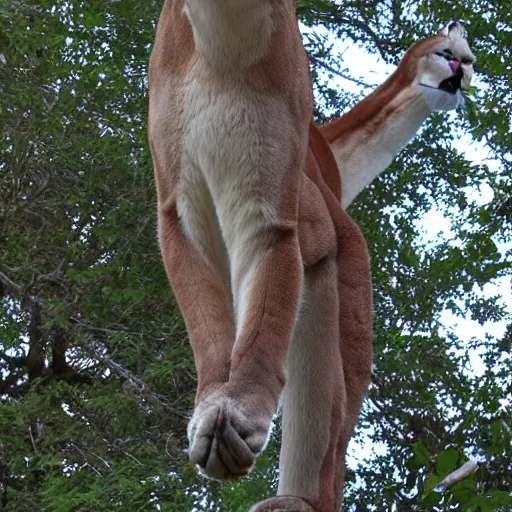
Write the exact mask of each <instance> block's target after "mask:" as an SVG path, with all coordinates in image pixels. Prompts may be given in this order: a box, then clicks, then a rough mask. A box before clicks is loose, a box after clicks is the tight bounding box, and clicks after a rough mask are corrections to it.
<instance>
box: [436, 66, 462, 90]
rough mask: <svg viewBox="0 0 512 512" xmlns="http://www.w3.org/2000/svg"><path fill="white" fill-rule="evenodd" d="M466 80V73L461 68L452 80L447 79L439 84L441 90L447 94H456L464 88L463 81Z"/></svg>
mask: <svg viewBox="0 0 512 512" xmlns="http://www.w3.org/2000/svg"><path fill="white" fill-rule="evenodd" d="M463 78H464V72H463V71H462V68H459V69H458V70H457V72H456V73H455V74H454V75H453V76H451V77H450V78H446V79H445V80H443V81H442V82H441V83H440V84H439V89H441V90H442V91H446V92H451V93H452V94H455V93H456V92H457V91H459V90H460V89H461V88H462V79H463Z"/></svg>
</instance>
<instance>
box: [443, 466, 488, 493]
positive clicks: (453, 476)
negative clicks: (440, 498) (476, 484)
mask: <svg viewBox="0 0 512 512" xmlns="http://www.w3.org/2000/svg"><path fill="white" fill-rule="evenodd" d="M477 467H478V464H477V463H476V462H475V461H474V460H468V461H467V462H466V464H464V465H463V466H461V467H460V468H459V469H456V470H455V471H453V472H451V473H450V474H449V475H448V476H446V477H445V478H444V479H443V481H442V482H441V483H440V484H439V485H438V486H437V487H435V488H434V491H436V492H444V491H446V489H449V488H450V487H451V486H452V485H453V484H456V483H457V482H460V480H463V479H464V478H466V477H467V476H468V475H469V474H471V473H472V472H473V471H474V470H475V469H476V468H477Z"/></svg>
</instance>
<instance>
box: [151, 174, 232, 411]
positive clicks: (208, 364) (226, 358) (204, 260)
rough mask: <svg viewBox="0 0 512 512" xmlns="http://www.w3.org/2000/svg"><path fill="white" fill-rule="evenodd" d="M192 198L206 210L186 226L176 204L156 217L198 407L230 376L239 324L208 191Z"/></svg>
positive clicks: (197, 189) (198, 191)
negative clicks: (182, 323)
mask: <svg viewBox="0 0 512 512" xmlns="http://www.w3.org/2000/svg"><path fill="white" fill-rule="evenodd" d="M201 189H202V191H203V192H205V188H204V187H201V184H200V183H197V184H196V186H195V187H194V193H195V194H197V195H198V196H200V195H201ZM194 199H195V201H194V204H197V205H200V206H202V208H203V211H202V212H195V214H194V213H192V214H189V215H188V216H187V221H188V222H184V219H180V218H179V215H178V209H177V204H176V202H174V201H169V202H167V203H164V204H160V205H159V215H158V219H159V239H160V247H161V251H162V255H163V259H164V264H165V268H166V271H167V274H168V277H169V280H170V282H171V285H172V288H173V291H174V294H175V296H176V299H177V302H178V305H179V307H180V310H181V312H182V314H183V318H184V320H185V324H186V327H187V332H188V335H189V338H190V343H191V345H192V350H193V352H194V359H195V365H196V369H197V378H198V384H197V392H196V404H198V403H200V402H201V401H202V400H203V399H204V398H205V396H207V395H209V394H211V393H212V392H213V391H214V390H215V389H218V388H219V387H220V386H221V385H222V384H223V383H225V382H227V380H228V378H229V368H230V356H231V349H232V347H233V342H234V338H235V324H234V317H233V309H232V305H231V293H230V290H229V278H228V277H227V270H226V269H224V263H225V262H224V261H223V256H224V254H223V253H222V246H221V240H222V239H221V235H220V232H219V229H218V226H217V225H216V223H215V217H214V216H212V215H211V210H212V208H209V207H208V206H209V205H208V196H207V193H204V194H203V195H202V197H196V198H194ZM208 210H209V213H210V215H208V214H207V213H208ZM208 219H209V222H208ZM194 220H196V222H194ZM201 233H202V234H203V235H204V234H205V233H208V236H209V237H210V240H211V241H213V243H203V244H201V243H198V241H199V240H201V239H204V238H205V236H201ZM194 238H195V239H194ZM219 240H220V243H219ZM215 242H216V243H215Z"/></svg>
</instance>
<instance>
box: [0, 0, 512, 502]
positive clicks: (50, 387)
mask: <svg viewBox="0 0 512 512" xmlns="http://www.w3.org/2000/svg"><path fill="white" fill-rule="evenodd" d="M160 6H161V2H139V1H136V0H125V1H124V2H113V1H112V2H101V3H100V2H97V1H95V0H92V1H87V2H85V1H83V0H81V1H80V0H55V1H53V2H52V1H47V0H43V1H41V0H39V1H37V2H36V1H34V0H25V1H22V0H11V1H9V0H2V2H0V22H1V30H0V87H1V90H2V95H1V97H0V123H1V126H3V127H4V129H3V130H2V133H1V135H0V151H1V155H2V158H1V160H0V297H1V299H0V370H1V371H0V378H1V380H0V400H1V403H2V405H1V407H0V507H1V508H3V509H5V510H15V511H24V510H34V509H35V510H49V511H50V510H51V511H69V510H83V511H94V510H116V509H122V510H133V511H136V510H154V509H157V507H160V509H161V510H192V509H193V508H194V507H196V508H197V509H198V510H229V511H238V510H240V511H241V510H246V509H247V508H248V506H249V504H251V503H254V502H255V501H257V500H259V499H263V498H264V497H266V496H270V495H272V494H273V493H274V492H275V487H276V483H277V478H278V475H277V470H276V461H277V453H278V436H275V438H274V439H273V440H272V442H271V446H270V447H269V448H268V449H267V451H266V452H265V454H264V455H263V456H261V457H260V460H259V463H258V467H257V470H256V471H255V472H254V473H253V474H252V475H251V476H250V477H249V478H248V479H247V480H246V481H244V482H241V483H239V484H237V485H236V486H233V485H221V484H218V483H215V482H207V481H205V480H203V479H201V478H199V477H197V475H196V472H195V469H194V468H193V467H191V465H190V464H189V463H188V462H187V457H186V454H185V453H184V449H185V448H186V445H187V443H186V439H185V431H186V421H187V414H188V412H189V411H190V409H191V407H192V404H193V394H194V389H195V380H194V379H195V377H194V367H193V361H192V356H191V351H190V349H189V347H188V343H187V337H186V332H185V329H184V326H183V323H182V320H181V317H180V315H179V311H178V308H177V306H176V303H175V301H174V299H173V297H172V293H171V291H170V288H169V286H168V283H167V279H166V276H165V273H164V271H163V268H162V265H161V261H160V254H159V250H158V247H157V243H156V236H155V233H156V228H155V193H154V185H153V178H152V168H151V163H150V158H149V153H148V149H147V144H146V134H145V119H146V108H147V107H146V103H147V98H146V96H145V91H146V76H147V75H146V66H147V60H148V56H149V52H150V47H151V42H152V39H153V34H154V28H155V23H156V20H157V18H158V14H159V10H160ZM511 7H512V5H511V4H510V2H502V3H501V4H499V5H497V4H496V5H495V4H493V3H491V2H487V1H480V0H478V1H477V0H472V1H470V2H467V3H465V5H464V6H462V5H460V4H459V3H458V2H452V1H444V2H437V1H433V0H432V1H430V2H419V1H416V2H414V1H402V2H396V1H392V2H390V1H371V2H362V1H360V0H354V1H343V2H339V3H336V4H335V3H332V2H330V1H327V0H302V1H300V2H299V5H298V16H299V19H300V21H301V22H302V24H303V25H304V26H307V27H310V28H311V29H313V31H311V30H308V31H305V38H304V42H305V45H306V48H307V50H308V52H309V54H310V55H311V57H312V62H311V64H312V70H313V73H314V78H315V91H316V96H317V105H318V109H317V116H318V119H325V118H326V117H328V115H329V114H332V112H333V111H336V112H342V111H344V110H345V109H346V108H348V107H349V106H350V105H351V104H353V103H354V102H355V101H356V100H357V97H355V96H354V95H351V94H348V93H345V92H344V91H342V90H334V89H333V87H332V85H331V82H330V81H329V78H330V76H331V75H332V69H334V70H338V69H339V71H340V72H341V73H344V74H349V75H350V74H352V75H355V76H357V75H359V74H360V72H359V70H345V69H343V65H342V63H341V64H340V56H339V55H336V49H335V48H333V46H332V37H333V36H336V37H337V38H339V39H340V40H342V41H345V42H349V43H351V44H360V45H363V46H364V47H365V48H366V49H367V51H369V52H371V53H375V54H378V55H379V56H380V57H381V58H382V59H384V60H385V61H386V62H394V63H396V62H397V60H398V59H399V57H400V56H401V55H402V54H403V52H404V50H405V49H406V48H407V47H408V46H409V45H410V44H411V43H412V42H413V41H415V40H417V39H418V38H421V37H424V36H425V35H428V34H430V33H432V32H434V31H435V30H437V29H438V28H439V24H442V23H444V22H447V21H449V20H450V19H451V18H457V19H464V20H466V26H467V28H468V31H469V33H470V39H471V44H472V48H473V49H474V53H475V54H476V55H477V57H478V71H479V72H480V82H479V87H478V88H475V89H474V90H473V91H472V92H471V98H470V100H471V101H469V102H468V108H467V113H466V115H465V116H461V115H459V116H458V117H457V118H452V117H448V116H446V115H444V114H443V115H441V114H440V115H436V116H433V117H432V119H431V120H430V121H429V122H428V124H427V125H426V126H425V128H424V130H423V131H422V133H421V136H420V137H418V138H416V139H415V140H414V141H413V142H412V143H411V144H410V145H409V146H408V147H407V148H406V150H405V151H403V152H402V153H401V155H400V156H399V158H398V159H397V160H396V161H395V162H394V163H393V165H392V167H391V168H390V169H389V171H388V172H387V173H386V174H385V175H384V176H383V177H382V179H380V180H379V181H378V182H377V183H375V184H374V185H373V186H371V187H370V188H369V190H367V191H366V192H365V194H364V195H363V196H362V197H360V198H359V200H358V201H357V202H356V203H355V204H354V205H353V207H352V208H351V211H350V213H351V214H352V215H353V216H354V218H355V219H356V220H357V221H358V223H359V224H360V225H361V227H362V228H363V230H364V232H365V235H366V237H367V240H368V242H369V247H370V251H371V255H372V268H373V280H374V289H375V363H376V367H375V373H374V379H373V384H372V387H371V390H370V395H369V398H368V400H367V405H366V407H365V409H364V413H363V416H362V419H361V422H360V425H359V429H358V437H357V439H359V440H362V441H364V440H365V439H368V438H369V439H371V440H372V441H373V442H374V443H379V445H381V446H384V447H385V450H386V455H383V456H379V457H373V458H371V459H370V460H368V461H366V462H364V461H360V463H359V464H358V465H354V467H353V473H352V474H351V478H350V479H349V482H348V484H347V489H346V499H345V504H346V507H347V509H349V510H358V511H359V510H362V511H364V510H378V511H380V510H408V511H409V510H418V511H420V510H421V511H424V510H425V511H426V510H441V509H442V510H460V511H466V510H482V511H486V510H499V509H501V510H508V509H510V506H511V500H510V495H509V492H510V490H509V486H508V483H507V476H508V475H509V474H510V471H511V469H512V456H511V452H510V449H509V447H510V443H511V441H512V439H511V430H510V429H511V423H512V422H511V412H512V410H511V404H510V395H511V391H512V381H511V377H510V375H512V372H511V369H512V357H511V347H510V328H509V330H508V331H507V333H506V334H505V336H504V337H503V338H501V339H496V338H494V337H492V336H490V335H489V336H486V337H485V338H483V339H479V338H474V339H473V340H471V342H470V343H469V344H468V343H467V342H465V341H464V340H460V339H459V338H458V337H457V335H456V333H455V332H453V331H452V330H450V328H449V327H447V326H446V325H443V323H442V315H443V312H446V311H450V312H453V313H454V314H456V315H459V316H471V318H473V319H475V320H476V321H478V322H480V323H484V322H485V321H498V320H504V319H507V318H508V319H510V309H509V310H508V311H507V309H506V308H505V306H504V305H503V302H502V301H501V300H500V298H499V296H498V295H497V294H496V295H495V296H489V295H488V294H487V295H483V294H482V293H481V290H482V288H483V287H484V286H486V285H488V283H493V282H496V280H497V279H500V278H504V277H506V276H510V274H511V271H510V256H511V250H510V244H511V230H512V215H511V201H510V197H511V191H512V180H511V178H510V176H512V172H511V171H512V169H511V162H512V159H511V157H510V155H511V140H510V136H509V133H510V119H511V116H510V112H511V105H512V95H511V89H510V83H511V70H510V66H509V65H508V63H507V60H506V59H505V56H507V55H509V53H510V46H511V42H512V37H511V34H512V32H511V29H510V28H511V25H512V23H511V21H510V14H509V13H510V10H511ZM319 27H324V29H322V31H319ZM319 33H322V34H330V36H329V37H323V36H322V37H321V36H319V35H318V34H319ZM326 65H327V66H328V68H327V67H325V66H326ZM329 68H330V69H331V71H330V70H329ZM352 75H351V76H352ZM454 125H455V127H456V128H457V129H458V131H456V130H454V129H453V128H454ZM460 133H465V134H469V135H470V137H471V138H472V139H473V140H475V141H479V142H480V143H481V144H482V145H483V147H485V148H486V150H488V151H489V154H490V156H491V157H492V158H493V159H494V161H495V163H493V165H484V164H474V163H472V162H471V161H469V160H467V159H466V158H465V156H464V155H463V154H461V153H460V152H459V151H458V150H457V149H455V146H454V142H455V140H456V138H457V137H458V134H460ZM478 187H490V188H491V189H492V192H493V193H492V196H493V197H492V199H491V200H490V201H488V202H486V203H484V204H481V203H480V202H478V201H475V200H474V199H472V195H471V193H470V192H469V189H470V188H472V189H478ZM433 206H436V207H437V208H438V209H440V210H441V211H442V212H444V214H445V215H446V216H447V217H448V218H449V219H450V222H451V231H450V233H449V235H447V236H445V237H444V238H443V237H440V238H438V239H436V240H434V241H431V242H430V243H425V242H424V241H423V238H422V236H421V224H420V221H421V219H422V218H423V217H424V216H425V215H426V213H427V212H428V211H429V210H430V209H431V208H432V207H433ZM469 350H473V351H475V350H476V351H478V353H480V354H481V356H482V359H483V361H484V364H485V369H484V371H483V374H482V375H479V376H476V375H474V374H471V372H470V371H468V368H470V366H469V365H470V355H469V353H468V351H469ZM277 423H278V422H277ZM276 431H278V425H277V428H276ZM470 454H471V455H472V456H475V457H477V458H478V459H479V461H481V464H480V467H479V469H478V470H477V472H476V473H475V474H474V475H472V476H471V477H469V478H467V479H465V480H463V481H461V482H459V484H457V485H455V486H454V487H453V488H452V489H451V490H450V491H448V492H447V493H445V494H440V493H435V492H433V491H432V489H433V487H434V486H435V485H437V483H439V481H440V480H441V479H442V477H443V476H444V475H446V474H447V473H449V472H450V471H451V470H453V469H454V468H455V467H456V466H457V465H460V463H462V462H464V461H465V460H466V458H467V457H468V455H470Z"/></svg>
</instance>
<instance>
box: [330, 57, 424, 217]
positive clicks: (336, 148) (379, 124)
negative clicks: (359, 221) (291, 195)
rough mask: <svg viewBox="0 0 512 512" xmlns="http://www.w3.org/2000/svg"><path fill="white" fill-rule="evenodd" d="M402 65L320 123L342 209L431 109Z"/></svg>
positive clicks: (412, 75) (370, 180)
mask: <svg viewBox="0 0 512 512" xmlns="http://www.w3.org/2000/svg"><path fill="white" fill-rule="evenodd" d="M406 64H408V63H407V62H402V64H401V65H400V66H399V67H398V69H397V70H396V71H395V72H394V73H393V74H392V75H391V76H390V77H389V78H388V79H387V80H386V81H385V82H384V83H383V84H382V85H381V86H380V87H378V88H377V89H376V90H375V91H374V92H373V93H372V94H370V95H369V96H368V97H366V98H365V99H364V100H363V101H361V102H360V103H358V104H357V105H356V106H355V107H354V108H352V110H350V111H349V112H348V113H346V114H345V115H343V116H341V117H339V118H338V119H335V120H333V121H331V122H329V123H327V124H326V125H324V126H322V127H321V128H320V130H321V132H322V134H323V136H324V137H325V138H326V140H327V142H328V143H329V145H330V147H331V150H332V152H333V154H334V157H335V159H336V163H337V164H338V169H339V172H340V178H341V186H342V199H341V205H342V207H343V208H347V207H348V206H349V205H350V203H351V202H352V201H353V199H354V198H355V197H356V196H357V195H358V194H359V192H361V190H363V189H364V188H365V187H366V186H367V185H369V184H370V183H371V182H372V181H373V180H374V179H375V178H376V177H377V176H378V175H379V174H380V173H381V172H382V171H384V170H385V169H386V168H387V167H388V166H389V164H390V163H391V161H392V160H393V158H394V157H395V155H396V154H397V153H398V151H399V150H400V149H401V148H402V147H403V146H404V145H405V144H406V143H407V142H408V141H409V140H410V139H411V138H412V137H413V136H414V134H415V133H416V131H417V130H418V128H419V127H420V125H421V123H422V122H423V121H424V120H425V119H426V118H427V117H428V115H429V114H430V112H431V111H430V109H429V108H428V106H427V104H426V102H425V100H424V98H423V93H422V91H421V87H420V86H419V85H418V84H417V81H416V80H415V77H414V73H412V72H411V71H410V68H409V69H408V67H407V65H406Z"/></svg>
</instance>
